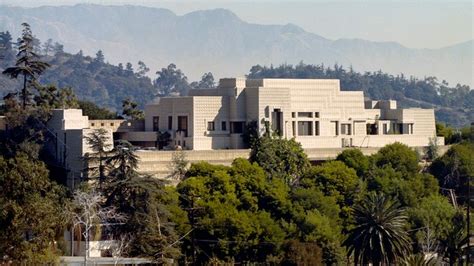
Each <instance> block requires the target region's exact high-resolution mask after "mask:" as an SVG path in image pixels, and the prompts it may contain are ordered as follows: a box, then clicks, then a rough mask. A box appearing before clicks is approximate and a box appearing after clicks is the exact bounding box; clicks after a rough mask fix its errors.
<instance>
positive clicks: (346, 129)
mask: <svg viewBox="0 0 474 266" xmlns="http://www.w3.org/2000/svg"><path fill="white" fill-rule="evenodd" d="M341 135H351V124H341Z"/></svg>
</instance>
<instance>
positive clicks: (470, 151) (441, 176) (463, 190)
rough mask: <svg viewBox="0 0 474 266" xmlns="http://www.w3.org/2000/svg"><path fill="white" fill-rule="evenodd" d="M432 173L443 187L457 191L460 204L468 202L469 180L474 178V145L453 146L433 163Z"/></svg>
mask: <svg viewBox="0 0 474 266" xmlns="http://www.w3.org/2000/svg"><path fill="white" fill-rule="evenodd" d="M430 172H431V173H432V174H433V175H434V176H436V178H437V179H438V180H439V183H440V185H441V186H443V187H444V188H449V189H455V191H456V194H457V195H458V196H459V199H460V200H459V203H461V204H463V203H464V202H466V198H467V192H468V191H467V188H468V185H469V180H470V178H472V176H474V144H473V143H462V144H456V145H453V146H452V147H451V148H450V149H449V150H448V151H447V152H446V153H445V154H444V155H443V156H441V157H439V158H437V159H436V160H435V161H434V162H433V163H432V165H431V166H430ZM471 182H472V181H471ZM470 185H471V186H472V183H471V184H470Z"/></svg>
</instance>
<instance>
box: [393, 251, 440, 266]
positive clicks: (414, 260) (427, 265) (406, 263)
mask: <svg viewBox="0 0 474 266" xmlns="http://www.w3.org/2000/svg"><path fill="white" fill-rule="evenodd" d="M401 265H403V266H436V265H440V261H439V260H438V259H437V258H436V257H430V258H426V257H425V255H424V254H413V255H411V256H408V257H407V258H405V259H404V260H403V262H402V264H401Z"/></svg>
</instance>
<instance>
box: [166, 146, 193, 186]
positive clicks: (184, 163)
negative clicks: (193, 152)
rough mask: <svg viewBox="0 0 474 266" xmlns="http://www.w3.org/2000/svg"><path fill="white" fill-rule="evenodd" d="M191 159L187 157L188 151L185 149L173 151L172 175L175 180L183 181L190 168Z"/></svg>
mask: <svg viewBox="0 0 474 266" xmlns="http://www.w3.org/2000/svg"><path fill="white" fill-rule="evenodd" d="M188 164H189V161H188V160H187V159H186V153H184V151H183V150H178V151H175V152H173V155H172V158H171V164H170V169H171V175H170V176H171V177H172V178H173V179H175V180H178V181H181V180H183V178H184V177H185V175H186V172H187V170H188Z"/></svg>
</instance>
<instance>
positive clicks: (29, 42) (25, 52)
mask: <svg viewBox="0 0 474 266" xmlns="http://www.w3.org/2000/svg"><path fill="white" fill-rule="evenodd" d="M21 25H22V26H23V33H22V38H21V39H20V42H19V51H18V54H17V61H16V64H15V66H14V67H9V68H7V69H5V70H4V71H3V74H5V75H8V76H10V77H11V78H15V79H16V78H18V76H23V89H22V91H21V98H22V102H23V103H22V106H23V109H25V108H26V105H27V104H28V102H29V96H30V92H29V90H28V88H29V87H30V86H31V85H32V83H33V82H34V81H35V80H36V79H37V77H38V75H40V74H41V73H43V71H44V70H45V69H46V68H47V67H49V64H48V63H45V62H43V61H40V60H39V55H37V54H36V53H35V52H34V51H33V49H34V47H33V40H34V38H33V34H32V32H31V29H30V25H29V24H28V23H23V24H21Z"/></svg>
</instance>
